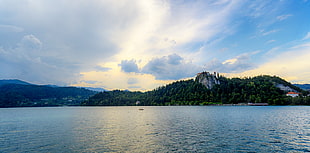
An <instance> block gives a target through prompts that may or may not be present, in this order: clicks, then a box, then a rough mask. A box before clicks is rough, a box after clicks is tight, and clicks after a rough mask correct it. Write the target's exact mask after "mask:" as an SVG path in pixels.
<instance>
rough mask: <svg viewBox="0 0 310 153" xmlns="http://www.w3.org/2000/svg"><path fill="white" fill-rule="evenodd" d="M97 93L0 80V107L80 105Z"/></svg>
mask: <svg viewBox="0 0 310 153" xmlns="http://www.w3.org/2000/svg"><path fill="white" fill-rule="evenodd" d="M96 93H97V92H94V91H90V90H87V89H84V88H76V87H57V86H45V85H34V84H30V83H27V82H24V81H20V80H0V107H29V106H63V105H80V103H81V102H82V101H85V100H86V99H88V98H89V97H90V96H92V95H94V94H96Z"/></svg>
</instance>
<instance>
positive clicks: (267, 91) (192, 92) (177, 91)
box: [82, 72, 310, 106]
mask: <svg viewBox="0 0 310 153" xmlns="http://www.w3.org/2000/svg"><path fill="white" fill-rule="evenodd" d="M288 91H295V92H300V93H303V94H304V95H307V94H308V92H306V91H303V90H302V89H300V88H298V87H296V86H294V85H292V84H291V83H289V82H287V81H285V80H284V79H281V78H279V77H276V76H268V75H262V76H256V77H248V78H226V77H224V76H220V75H219V74H217V73H215V74H210V73H206V72H202V73H199V74H198V75H197V77H196V78H195V79H190V80H182V81H176V82H173V83H171V84H168V85H165V86H162V87H159V88H157V89H154V90H152V91H148V92H144V93H142V92H128V91H120V90H115V91H106V92H101V93H98V94H96V95H94V96H92V97H90V98H89V99H88V100H87V101H84V102H83V103H82V105H100V106H115V105H117V106H119V105H127V106H128V105H136V104H138V105H209V104H238V103H268V104H269V105H290V104H294V105H299V104H302V105H305V104H307V105H309V104H310V97H306V98H303V97H297V98H299V99H297V98H292V97H288V96H286V95H285V94H286V93H287V92H288Z"/></svg>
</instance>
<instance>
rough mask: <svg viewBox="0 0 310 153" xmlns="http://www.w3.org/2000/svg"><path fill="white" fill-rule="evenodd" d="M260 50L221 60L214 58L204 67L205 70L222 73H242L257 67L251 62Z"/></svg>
mask: <svg viewBox="0 0 310 153" xmlns="http://www.w3.org/2000/svg"><path fill="white" fill-rule="evenodd" d="M257 53H258V52H252V53H244V54H241V55H239V56H237V57H236V58H233V59H228V60H225V61H224V62H220V61H219V60H218V59H213V60H212V61H210V62H209V63H207V64H206V65H205V67H204V69H205V70H207V71H210V72H213V71H214V72H221V73H240V72H244V71H247V70H251V69H253V68H255V65H254V64H253V63H252V62H251V56H252V55H255V54H257Z"/></svg>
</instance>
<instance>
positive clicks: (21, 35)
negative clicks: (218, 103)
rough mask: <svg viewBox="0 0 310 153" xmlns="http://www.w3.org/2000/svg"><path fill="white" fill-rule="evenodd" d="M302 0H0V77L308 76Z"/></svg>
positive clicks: (307, 23) (309, 44)
mask: <svg viewBox="0 0 310 153" xmlns="http://www.w3.org/2000/svg"><path fill="white" fill-rule="evenodd" d="M309 14H310V1H308V0H251V1H244V0H203V1H199V0H196V1H195V0H192V1H186V0H135V1H132V0H118V1H115V0H89V1H76V0H74V1H73V0H44V1H40V0H21V1H20V0H0V69H1V71H0V79H21V80H24V81H28V82H32V83H37V84H56V85H72V86H90V87H102V88H105V89H110V90H111V89H129V90H142V91H145V90H151V89H154V88H156V87H158V86H161V85H164V84H166V83H170V82H172V81H175V80H179V79H188V78H192V77H194V76H195V75H196V74H197V73H199V72H201V71H210V72H213V71H217V72H219V73H221V74H222V75H224V76H227V77H244V76H255V75H261V74H268V75H277V76H280V77H282V78H284V79H286V80H288V81H290V82H292V83H310V71H309V67H310V62H309V60H308V59H310V17H309Z"/></svg>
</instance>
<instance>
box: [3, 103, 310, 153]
mask: <svg viewBox="0 0 310 153" xmlns="http://www.w3.org/2000/svg"><path fill="white" fill-rule="evenodd" d="M139 108H142V107H37V108H1V109H0V152H57V153H58V152H310V107H307V106H162V107H160V106H158V107H157V106H145V107H143V108H144V110H139Z"/></svg>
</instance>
